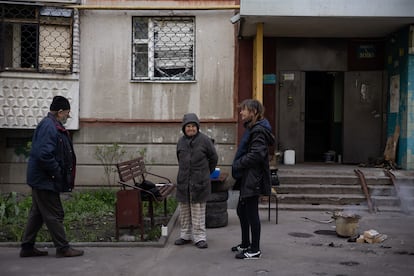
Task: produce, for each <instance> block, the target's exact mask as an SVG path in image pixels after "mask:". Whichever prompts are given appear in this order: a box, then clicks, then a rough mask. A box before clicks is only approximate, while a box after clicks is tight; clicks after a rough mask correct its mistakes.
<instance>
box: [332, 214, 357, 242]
mask: <svg viewBox="0 0 414 276" xmlns="http://www.w3.org/2000/svg"><path fill="white" fill-rule="evenodd" d="M333 218H334V219H335V225H336V234H337V235H338V236H339V237H344V238H349V237H352V236H355V235H356V234H357V231H358V222H359V220H360V219H361V216H359V215H355V214H346V213H342V212H335V213H334V215H333Z"/></svg>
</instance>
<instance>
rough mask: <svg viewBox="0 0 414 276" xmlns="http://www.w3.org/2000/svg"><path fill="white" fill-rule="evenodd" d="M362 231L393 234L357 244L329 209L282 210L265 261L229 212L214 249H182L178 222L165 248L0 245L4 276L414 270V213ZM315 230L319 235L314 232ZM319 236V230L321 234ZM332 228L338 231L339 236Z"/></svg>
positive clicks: (365, 216) (265, 232) (213, 239)
mask: <svg viewBox="0 0 414 276" xmlns="http://www.w3.org/2000/svg"><path fill="white" fill-rule="evenodd" d="M360 215H361V216H362V218H361V220H360V222H359V231H360V232H363V231H365V230H369V229H375V230H377V231H378V232H380V233H382V234H386V235H387V236H388V239H387V240H385V241H384V242H383V243H378V244H367V243H366V244H359V243H350V242H348V241H347V239H346V238H340V237H338V236H336V235H335V232H334V226H335V223H334V222H332V223H322V222H321V221H323V222H326V221H327V220H329V219H330V218H331V214H330V213H327V212H316V211H313V212H295V211H280V212H279V224H275V221H274V210H273V211H272V216H271V219H272V221H270V222H269V221H267V212H266V211H265V210H263V211H262V212H261V218H262V238H261V247H262V248H261V249H262V258H261V259H259V260H237V259H235V258H234V255H235V254H234V253H233V252H231V251H230V248H231V247H232V246H233V245H236V244H237V243H239V242H240V229H239V223H238V218H237V215H236V212H235V210H234V209H229V224H228V226H226V227H222V228H215V229H207V234H208V244H209V248H208V249H198V248H196V247H195V246H193V245H184V246H175V245H174V240H175V238H176V237H178V224H177V225H176V226H175V227H174V229H172V231H171V234H170V237H169V239H168V240H167V242H166V244H165V246H164V247H161V248H160V247H114V248H113V247H79V246H76V244H75V245H74V247H77V248H78V247H79V248H82V249H84V250H85V255H84V256H82V257H76V258H62V259H57V258H55V250H54V248H49V249H48V251H49V254H50V255H49V256H47V257H37V258H20V257H19V256H18V254H19V248H17V247H4V246H2V247H0V275H2V276H12V275H16V276H17V275H19V276H20V275H27V276H28V275H42V276H46V275H62V276H69V275H70V276H74V275H85V276H86V275H97V276H110V275H119V276H127V275H128V276H131V275H147V276H158V275H159V276H162V275H163V276H175V275H177V276H178V275H180V276H182V275H184V276H186V275H196V276H197V275H200V276H201V275H281V276H285V275H295V276H297V275H343V276H345V275H346V276H351V275H358V276H363V275H375V276H381V275H384V276H389V275H399V276H405V275H407V276H408V275H410V276H411V275H414V235H413V232H414V231H413V230H414V216H413V215H406V214H402V213H376V214H369V213H360ZM315 231H316V232H315ZM317 233H319V234H317ZM332 233H333V235H332Z"/></svg>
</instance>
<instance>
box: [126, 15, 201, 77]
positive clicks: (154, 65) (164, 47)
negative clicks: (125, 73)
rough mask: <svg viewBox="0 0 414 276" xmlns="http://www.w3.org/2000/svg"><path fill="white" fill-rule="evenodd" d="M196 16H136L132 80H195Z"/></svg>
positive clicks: (134, 19)
mask: <svg viewBox="0 0 414 276" xmlns="http://www.w3.org/2000/svg"><path fill="white" fill-rule="evenodd" d="M194 41H195V38H194V18H193V17H133V35H132V44H133V45H132V79H135V80H174V81H176V80H182V81H188V80H194Z"/></svg>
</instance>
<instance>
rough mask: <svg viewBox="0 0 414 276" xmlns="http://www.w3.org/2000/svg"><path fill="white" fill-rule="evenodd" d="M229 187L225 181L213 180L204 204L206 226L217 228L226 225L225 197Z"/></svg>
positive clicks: (227, 196)
mask: <svg viewBox="0 0 414 276" xmlns="http://www.w3.org/2000/svg"><path fill="white" fill-rule="evenodd" d="M228 189H229V187H227V186H226V183H225V182H215V183H213V184H212V187H211V195H210V197H209V198H208V200H207V205H206V227H207V228H218V227H224V226H227V223H228V213H227V199H228V198H229V192H228Z"/></svg>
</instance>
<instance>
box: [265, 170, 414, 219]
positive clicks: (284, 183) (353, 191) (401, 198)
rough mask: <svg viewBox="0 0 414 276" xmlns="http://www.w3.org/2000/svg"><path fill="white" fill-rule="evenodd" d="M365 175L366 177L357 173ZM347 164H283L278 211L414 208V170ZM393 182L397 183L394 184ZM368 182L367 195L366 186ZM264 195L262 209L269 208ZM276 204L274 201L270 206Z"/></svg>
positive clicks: (375, 210) (401, 209)
mask: <svg viewBox="0 0 414 276" xmlns="http://www.w3.org/2000/svg"><path fill="white" fill-rule="evenodd" d="M356 170H358V171H360V172H361V173H362V174H363V180H361V177H360V176H359V174H358V173H357V171H356ZM392 173H393V175H394V176H395V178H394V180H392V179H391V177H390V176H388V175H387V174H386V173H385V172H384V169H382V168H359V167H357V166H347V165H302V164H297V165H290V166H289V165H281V166H279V167H278V177H279V181H280V186H278V187H277V188H276V190H277V194H278V199H279V210H298V211H299V210H300V211H306V210H312V211H314V210H320V211H335V210H363V211H367V210H368V211H369V210H370V209H371V210H372V211H373V212H400V211H402V212H412V211H414V173H412V172H409V171H396V172H392ZM393 181H394V182H395V183H396V184H394V183H393ZM361 182H365V183H366V187H367V191H368V197H369V200H368V199H367V196H366V195H365V192H364V189H363V187H364V186H363V185H361ZM267 200H268V198H267V197H263V198H262V200H261V203H262V204H261V206H260V207H261V208H267V206H268V202H267ZM272 207H273V208H275V207H276V206H275V204H274V203H271V208H272Z"/></svg>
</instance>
